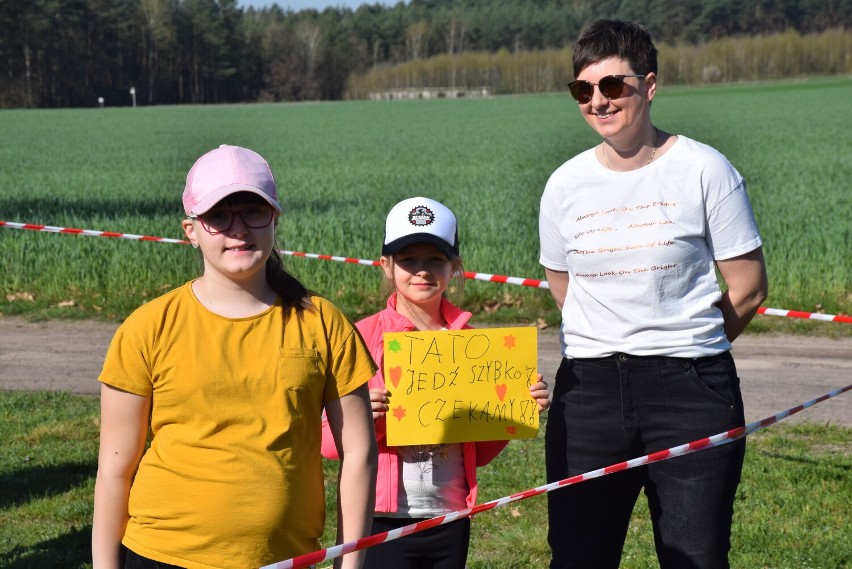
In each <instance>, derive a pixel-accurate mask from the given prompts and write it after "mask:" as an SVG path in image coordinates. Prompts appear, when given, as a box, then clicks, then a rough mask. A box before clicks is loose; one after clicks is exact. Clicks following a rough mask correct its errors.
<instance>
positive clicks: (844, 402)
mask: <svg viewBox="0 0 852 569" xmlns="http://www.w3.org/2000/svg"><path fill="white" fill-rule="evenodd" d="M838 325H843V324H838ZM116 326H117V325H116V324H112V323H104V322H95V321H91V320H81V321H50V322H28V321H27V320H24V319H22V318H16V317H0V389H2V390H29V391H37V390H64V391H69V392H72V393H78V394H89V395H95V394H97V393H98V390H99V384H98V382H97V380H96V378H97V376H98V373H99V372H100V369H101V365H102V364H103V359H104V354H105V353H106V349H107V346H108V345H109V341H110V339H111V338H112V335H113V333H114V332H115V329H116ZM538 341H539V369H540V371H541V373H542V374H543V375H544V377H545V378H546V379H548V380H551V379H552V378H553V376H554V374H555V372H556V368H557V367H558V365H559V338H558V335H557V331H556V330H555V329H547V330H543V331H541V332H540V333H539V338H538ZM734 358H735V360H736V363H737V370H738V372H739V375H740V378H741V380H742V390H743V398H744V399H745V405H746V420H747V421H749V422H751V421H756V420H759V419H763V418H764V417H768V416H771V415H774V414H775V413H778V412H781V411H784V410H786V409H788V408H790V407H793V406H795V405H798V404H800V403H804V402H805V401H810V400H811V399H814V398H816V397H819V396H820V395H823V394H825V393H828V392H829V391H832V390H834V389H838V388H841V387H845V386H846V385H848V384H850V383H852V338H844V339H841V340H830V339H825V338H812V337H807V336H769V335H746V336H743V337H741V338H740V339H738V340H737V341H736V343H735V345H734ZM798 421H811V422H818V423H825V422H831V423H836V424H842V425H846V426H849V427H852V392H847V393H845V394H843V395H840V396H838V397H835V398H833V399H831V400H829V401H825V402H823V403H820V404H818V405H816V406H815V407H812V408H809V409H806V410H804V411H802V412H801V413H798V414H797V415H794V416H793V417H791V418H789V419H786V420H785V422H798Z"/></svg>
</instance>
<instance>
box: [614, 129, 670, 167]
mask: <svg viewBox="0 0 852 569" xmlns="http://www.w3.org/2000/svg"><path fill="white" fill-rule="evenodd" d="M659 143H660V129H658V128H657V127H654V148H653V149H652V150H651V157H650V158H648V161H647V162H645V166H647V165H648V164H650V163H651V162H653V161H654V157H655V156H656V155H657V146H658V145H659ZM601 148H602V149H603V159H604V165H605V166H606V169H607V170H612V168H610V166H609V158H608V157H607V155H606V142H601Z"/></svg>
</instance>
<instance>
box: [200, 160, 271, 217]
mask: <svg viewBox="0 0 852 569" xmlns="http://www.w3.org/2000/svg"><path fill="white" fill-rule="evenodd" d="M237 192H250V193H252V194H255V195H258V196H260V197H262V198H263V199H265V200H266V201H267V202H268V203H269V205H271V206H272V207H273V208H275V211H277V212H278V213H281V204H279V203H278V193H277V192H276V190H275V178H273V177H272V171H271V170H270V169H269V164H268V163H267V162H266V160H264V159H263V156H261V155H260V154H258V153H257V152H255V151H253V150H249V149H248V148H242V147H240V146H229V145H227V144H223V145H222V146H220V147H219V148H216V149H214V150H211V151H210V152H208V153H207V154H204V155H203V156H202V157H201V158H199V159H198V160H196V161H195V164H194V165H193V166H192V169H190V171H189V174H187V175H186V187H185V188H184V190H183V209H184V211H185V212H186V214H187V215H200V214H202V213H204V212H206V211H207V210H209V209H210V208H211V207H213V206H214V205H216V204H217V203H219V202H220V201H221V200H223V199H224V198H226V197H228V196H230V195H231V194H235V193H237Z"/></svg>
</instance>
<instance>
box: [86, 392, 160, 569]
mask: <svg viewBox="0 0 852 569" xmlns="http://www.w3.org/2000/svg"><path fill="white" fill-rule="evenodd" d="M150 410H151V398H150V397H141V396H139V395H134V394H132V393H128V392H126V391H121V390H120V389H116V388H114V387H110V386H109V385H106V384H103V385H101V434H100V449H99V451H98V474H97V478H96V480H95V509H94V516H93V519H92V566H93V569H118V568H119V560H120V552H121V539H122V538H123V537H124V530H125V528H126V527H127V520H128V518H129V516H128V513H127V500H128V497H129V495H130V485H131V483H132V482H133V477H134V476H135V474H136V469H137V468H138V467H139V461H140V460H141V459H142V454H143V453H144V452H145V441H146V439H147V436H148V422H149V413H150Z"/></svg>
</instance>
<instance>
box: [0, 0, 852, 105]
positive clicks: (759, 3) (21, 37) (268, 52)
mask: <svg viewBox="0 0 852 569" xmlns="http://www.w3.org/2000/svg"><path fill="white" fill-rule="evenodd" d="M602 17H613V18H623V19H630V20H634V21H637V22H641V23H643V24H644V25H646V26H647V27H648V28H649V29H650V30H651V32H652V34H653V35H654V38H655V40H656V41H657V42H660V43H666V44H669V45H679V46H702V45H705V44H708V43H710V42H714V41H715V40H719V39H721V38H731V37H746V36H756V35H772V34H781V33H783V32H787V33H789V32H791V31H792V32H795V33H796V34H800V35H803V34H815V33H820V32H825V31H826V30H830V29H833V30H835V33H840V34H843V35H846V34H847V33H848V32H847V30H848V28H849V25H850V23H852V3H850V2H849V1H848V0H596V1H592V0H409V1H408V2H398V3H397V4H396V5H393V6H384V5H380V4H372V5H370V4H367V5H362V6H360V7H358V8H357V9H354V10H352V9H349V8H327V9H325V10H322V11H317V10H301V11H298V12H295V11H292V10H289V9H288V10H285V9H282V8H281V7H279V6H277V5H274V6H273V7H271V8H265V9H262V10H257V9H253V8H248V9H245V8H242V7H240V6H238V5H237V0H0V30H2V32H0V76H2V78H3V79H2V81H0V107H2V108H39V107H40V108H52V107H90V106H96V105H97V104H98V100H99V99H102V100H103V102H104V103H103V104H105V105H107V106H123V105H129V104H131V100H134V101H136V102H138V104H141V105H155V104H158V105H159V104H186V103H192V104H204V103H233V102H254V101H301V100H338V99H342V98H344V97H345V96H347V93H349V96H353V95H352V93H354V92H358V90H357V89H355V90H352V89H351V88H350V89H349V91H347V89H348V85H349V84H350V83H351V82H352V81H356V80H357V79H358V78H359V77H365V76H368V75H369V74H370V73H371V72H372V73H375V72H376V70H377V69H383V68H388V67H393V66H397V65H403V64H407V65H409V66H410V65H412V64H418V62H422V61H423V60H427V59H430V58H436V57H437V58H438V59H439V60H440V59H441V58H444V59H445V60H446V58H447V57H449V58H455V57H459V56H462V55H468V60H469V61H472V60H474V59H475V57H474V55H473V54H498V53H503V54H505V53H510V54H520V53H533V52H539V51H549V52H554V51H560V50H563V51H564V50H565V49H566V48H568V47H570V46H571V45H572V44H573V42H574V40H575V39H576V37H577V35H578V33H579V32H580V31H581V29H582V28H583V26H584V25H586V24H587V23H588V22H590V21H592V20H594V19H597V18H602ZM471 73H473V72H471ZM131 88H132V89H133V90H134V93H135V94H134V95H133V96H131V94H130V89H131Z"/></svg>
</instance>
